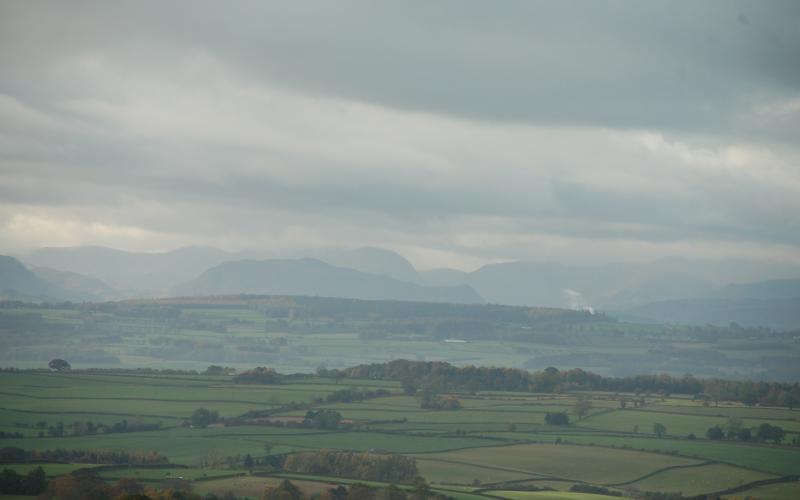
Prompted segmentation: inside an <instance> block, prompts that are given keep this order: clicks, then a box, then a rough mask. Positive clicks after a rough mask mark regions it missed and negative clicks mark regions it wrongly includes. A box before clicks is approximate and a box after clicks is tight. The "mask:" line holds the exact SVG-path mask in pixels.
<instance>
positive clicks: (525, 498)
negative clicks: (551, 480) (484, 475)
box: [486, 490, 609, 500]
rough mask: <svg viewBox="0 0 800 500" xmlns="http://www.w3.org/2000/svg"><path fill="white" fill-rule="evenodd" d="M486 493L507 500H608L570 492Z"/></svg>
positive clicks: (597, 496) (495, 491)
mask: <svg viewBox="0 0 800 500" xmlns="http://www.w3.org/2000/svg"><path fill="white" fill-rule="evenodd" d="M486 493H489V494H491V495H492V496H496V497H501V498H508V499H510V500H601V499H604V498H609V497H608V496H605V495H593V494H591V493H574V492H570V491H504V490H490V491H487V492H486Z"/></svg>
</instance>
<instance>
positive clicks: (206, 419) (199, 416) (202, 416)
mask: <svg viewBox="0 0 800 500" xmlns="http://www.w3.org/2000/svg"><path fill="white" fill-rule="evenodd" d="M218 418H219V413H217V412H216V411H214V410H209V409H208V408H198V409H196V410H195V411H194V413H192V425H193V426H195V427H208V425H209V424H212V423H214V422H216V421H217V419H218Z"/></svg>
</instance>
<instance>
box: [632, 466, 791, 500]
mask: <svg viewBox="0 0 800 500" xmlns="http://www.w3.org/2000/svg"><path fill="white" fill-rule="evenodd" d="M774 477H777V476H774V475H771V474H764V473H761V472H755V471H751V470H747V469H742V468H740V467H732V466H730V465H722V464H710V465H704V466H702V467H695V468H687V469H672V470H668V471H664V472H660V473H658V474H656V475H654V476H652V477H649V478H647V479H643V480H641V481H636V482H634V483H631V484H629V485H626V486H627V487H629V488H635V489H637V490H640V491H676V492H680V493H683V494H684V495H687V496H688V495H699V494H701V493H708V492H711V491H720V490H724V489H725V488H730V487H731V486H739V485H741V484H747V483H750V482H753V481H759V480H762V479H771V478H774Z"/></svg>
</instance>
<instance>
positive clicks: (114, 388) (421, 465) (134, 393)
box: [0, 371, 800, 500]
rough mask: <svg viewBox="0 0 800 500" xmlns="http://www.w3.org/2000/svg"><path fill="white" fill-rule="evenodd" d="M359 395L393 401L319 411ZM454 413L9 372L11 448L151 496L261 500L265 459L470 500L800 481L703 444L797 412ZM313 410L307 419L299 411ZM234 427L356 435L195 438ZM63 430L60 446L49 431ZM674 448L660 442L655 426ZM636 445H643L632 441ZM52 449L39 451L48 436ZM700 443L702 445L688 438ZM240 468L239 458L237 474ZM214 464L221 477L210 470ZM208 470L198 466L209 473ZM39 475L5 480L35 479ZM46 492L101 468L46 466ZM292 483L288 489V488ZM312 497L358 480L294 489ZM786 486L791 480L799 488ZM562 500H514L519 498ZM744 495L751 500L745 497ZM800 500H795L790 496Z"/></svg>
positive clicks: (682, 404)
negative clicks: (421, 483)
mask: <svg viewBox="0 0 800 500" xmlns="http://www.w3.org/2000/svg"><path fill="white" fill-rule="evenodd" d="M350 387H358V388H361V389H370V390H374V389H377V388H383V389H388V390H389V391H391V393H390V395H388V396H385V397H379V398H374V399H369V400H366V401H359V402H353V403H341V402H339V403H329V404H326V403H319V401H320V399H319V398H323V400H324V398H325V397H326V396H327V395H329V394H332V393H334V392H335V391H337V390H341V389H346V388H350ZM453 396H454V397H456V398H458V399H459V401H460V402H461V409H458V410H449V411H446V410H431V409H422V408H420V400H419V398H417V397H414V396H408V395H403V394H402V391H401V389H400V387H399V384H398V383H395V382H385V381H375V380H343V381H339V382H338V383H337V382H336V381H334V380H329V379H319V378H316V377H309V378H306V379H299V380H293V381H292V382H291V383H286V384H280V385H237V384H233V383H232V382H231V379H230V378H229V377H224V376H204V375H167V374H158V373H149V374H148V373H134V372H130V371H120V372H86V371H84V372H80V371H76V372H73V373H50V372H44V371H39V372H32V371H26V372H0V430H2V431H3V432H5V433H11V434H13V433H20V434H21V435H22V437H5V438H3V439H2V442H1V443H0V447H2V448H8V447H18V448H22V449H25V450H55V449H61V450H103V451H143V452H150V451H156V452H158V453H159V454H161V455H163V456H166V457H167V458H168V459H169V462H170V464H172V465H171V466H169V467H161V468H139V467H117V468H114V467H112V468H108V467H103V468H102V469H98V470H101V472H100V474H101V477H102V478H104V479H107V480H109V481H113V480H116V479H118V478H122V477H133V478H136V479H139V480H140V481H143V482H147V483H155V484H157V483H159V482H161V481H164V480H166V479H169V478H177V477H181V478H184V479H186V480H190V481H192V482H193V484H194V488H195V490H196V491H197V492H201V493H207V492H208V493H218V494H221V493H224V492H225V491H229V490H233V491H237V492H238V493H239V494H240V495H245V496H253V497H257V496H259V495H260V494H261V493H262V492H263V490H264V488H266V487H268V486H270V485H274V484H276V481H277V480H278V479H279V478H278V477H277V476H275V475H274V474H275V473H274V471H273V472H270V471H267V470H263V471H259V469H258V467H256V470H254V471H253V473H254V474H255V475H251V474H250V472H251V471H250V470H248V469H246V468H244V467H243V465H242V463H241V457H243V456H245V455H248V454H249V455H251V456H252V457H254V458H256V459H259V458H266V457H267V455H268V454H269V455H278V454H283V453H291V452H295V451H311V450H318V449H332V450H348V451H357V452H372V453H379V454H381V453H401V454H406V455H408V456H410V457H413V458H414V459H415V460H416V462H417V467H418V469H419V471H420V474H421V476H422V477H423V478H425V479H426V480H427V481H428V482H429V483H430V484H431V487H432V488H433V489H434V490H436V491H440V492H442V493H443V494H446V495H448V496H451V497H454V498H459V499H463V500H476V499H479V498H487V497H502V498H509V499H512V500H516V499H542V500H547V499H585V498H597V497H596V496H587V494H584V493H575V492H570V491H568V490H569V489H570V488H571V487H572V486H574V485H575V484H579V483H582V484H589V485H594V486H598V487H606V488H608V489H610V490H613V491H619V492H622V493H624V494H631V495H633V494H635V492H646V491H681V492H683V493H684V494H686V495H696V494H703V493H711V492H724V491H726V490H728V489H731V488H737V487H746V486H747V485H749V484H750V483H755V482H757V481H762V480H781V478H784V477H786V476H793V475H798V474H800V448H798V447H796V446H791V445H789V444H780V445H775V444H767V443H760V442H748V443H741V442H734V441H709V440H707V439H705V438H704V436H705V431H706V430H707V429H708V428H709V427H711V426H714V425H725V423H726V422H727V420H728V418H729V417H738V418H741V419H742V421H743V425H745V426H748V427H756V426H758V425H760V424H761V423H765V422H766V423H770V424H771V425H778V426H781V427H783V428H784V429H785V430H786V431H787V439H786V440H785V441H786V442H790V441H791V439H792V437H793V436H795V435H796V434H795V433H796V432H797V431H798V429H799V428H800V427H798V421H797V417H796V415H800V412H798V411H792V410H788V409H781V408H759V407H755V408H748V407H744V406H741V405H720V406H710V407H709V406H703V405H702V404H701V403H700V402H695V401H691V400H689V399H687V398H681V397H674V398H663V397H660V396H659V397H655V396H652V397H651V396H639V397H642V398H644V401H645V404H644V406H643V407H637V408H630V407H628V408H625V409H622V408H620V405H619V398H620V396H619V395H610V394H602V393H595V394H584V395H582V397H583V398H588V399H589V401H590V408H589V409H588V411H587V415H586V416H585V417H583V418H578V416H577V415H576V411H577V410H576V403H577V401H578V397H577V396H578V395H575V394H562V395H552V394H528V393H509V392H477V393H470V394H454V395H453ZM290 405H293V406H294V407H297V406H298V405H305V406H304V407H303V409H290V408H291V407H292V406H290ZM201 407H204V408H209V409H211V410H215V411H217V412H219V414H220V416H222V417H225V418H231V417H235V416H239V415H242V414H244V413H246V412H250V411H254V410H255V411H269V412H272V415H271V416H270V418H271V419H274V420H281V419H282V420H292V421H299V420H302V418H303V416H304V415H305V412H306V411H307V409H308V408H313V409H315V410H319V409H326V408H327V409H331V410H335V411H337V412H339V413H340V414H341V416H342V419H343V422H345V424H346V425H345V427H343V428H339V429H311V428H293V427H285V426H276V425H252V424H251V425H239V426H232V425H229V426H224V425H222V424H212V425H211V426H208V427H206V428H198V427H192V426H189V425H187V422H188V421H189V419H190V417H191V415H192V413H193V412H194V411H195V410H196V409H198V408H201ZM548 412H566V413H567V414H568V415H569V416H570V420H571V424H570V425H565V426H555V425H546V424H545V421H544V417H545V415H546V414H547V413H548ZM122 420H125V421H127V422H129V423H131V422H133V423H138V424H142V423H148V424H153V423H159V424H160V427H159V428H158V430H146V431H136V432H117V433H102V434H84V435H75V432H74V431H73V429H74V428H75V427H74V426H73V424H74V423H76V422H87V421H91V422H94V423H102V424H104V425H112V424H114V423H117V422H120V421H122ZM59 423H60V424H61V425H62V426H63V428H64V435H63V436H56V435H48V434H50V433H49V432H48V431H47V429H49V428H50V427H53V426H56V425H58V424H59ZM654 423H660V424H662V425H664V426H665V427H666V429H667V432H666V435H665V436H664V437H662V438H657V437H656V436H655V435H654V434H653V424H654ZM634 431H636V432H634ZM39 433H42V434H43V435H42V436H39ZM690 433H693V434H695V436H696V439H693V440H690V439H688V438H687V435H688V434H690ZM237 457H238V458H237ZM209 464H211V465H209ZM201 465H202V466H201ZM36 466H38V464H31V463H25V464H19V463H18V464H3V466H2V467H3V468H12V469H15V470H17V471H18V472H19V473H27V472H28V471H30V470H31V469H32V468H34V467H36ZM43 467H44V469H45V473H46V474H47V476H48V477H55V476H59V475H63V474H68V473H70V472H72V471H74V470H77V469H81V468H93V467H97V465H96V464H69V463H48V464H44V465H43ZM283 476H285V474H284V475H283ZM292 478H293V481H296V482H297V484H298V485H300V486H301V487H302V488H304V489H305V490H307V491H308V492H310V493H314V492H321V491H324V490H325V489H327V488H330V487H332V485H334V484H342V483H347V482H349V481H350V482H351V481H352V480H348V479H346V478H326V477H317V476H307V475H302V474H301V475H292ZM787 479H788V478H787ZM532 486H535V487H538V488H545V487H546V488H552V489H553V490H556V491H537V492H533V491H516V490H515V488H520V489H521V488H523V487H532ZM752 490H753V491H752V492H751V491H749V490H746V491H745V493H746V494H748V495H753V496H758V497H759V498H765V499H770V498H776V499H780V498H793V497H796V494H797V484H796V482H795V483H792V482H788V481H787V482H781V483H778V484H772V485H768V486H756V485H754V486H753V488H752ZM742 494H744V493H739V495H742ZM793 495H794V496H793Z"/></svg>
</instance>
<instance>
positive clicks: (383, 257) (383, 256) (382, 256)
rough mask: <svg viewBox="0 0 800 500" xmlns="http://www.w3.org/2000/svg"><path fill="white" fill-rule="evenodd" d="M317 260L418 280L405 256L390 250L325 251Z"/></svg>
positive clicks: (411, 280) (415, 271)
mask: <svg viewBox="0 0 800 500" xmlns="http://www.w3.org/2000/svg"><path fill="white" fill-rule="evenodd" d="M319 260H321V261H323V262H327V263H328V264H331V265H334V266H336V267H346V268H349V269H355V270H356V271H361V272H364V273H371V274H379V275H383V276H388V277H390V278H394V279H398V280H400V281H410V282H416V281H418V278H419V277H418V275H417V270H416V269H414V266H413V265H411V262H409V261H408V260H407V259H406V258H405V257H403V256H402V255H400V254H399V253H397V252H393V251H392V250H387V249H385V248H375V247H362V248H356V249H355V250H342V251H337V252H326V253H324V254H322V255H320V256H319Z"/></svg>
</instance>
